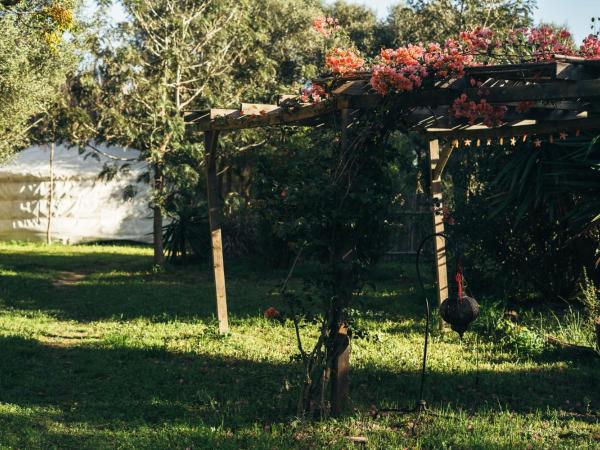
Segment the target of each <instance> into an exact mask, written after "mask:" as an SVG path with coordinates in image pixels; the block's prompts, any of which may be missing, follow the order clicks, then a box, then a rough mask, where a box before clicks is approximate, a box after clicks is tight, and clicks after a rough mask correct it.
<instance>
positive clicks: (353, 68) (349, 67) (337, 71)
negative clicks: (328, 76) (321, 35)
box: [325, 48, 365, 75]
mask: <svg viewBox="0 0 600 450" xmlns="http://www.w3.org/2000/svg"><path fill="white" fill-rule="evenodd" d="M325 65H326V66H327V67H328V68H329V69H330V70H331V72H332V73H333V74H334V75H348V74H351V73H354V72H357V71H359V70H360V69H362V68H363V66H364V65H365V60H364V59H362V58H361V57H360V56H358V55H357V54H356V53H354V52H353V51H352V50H344V49H341V48H334V49H333V50H331V52H330V53H329V54H328V55H327V56H326V57H325Z"/></svg>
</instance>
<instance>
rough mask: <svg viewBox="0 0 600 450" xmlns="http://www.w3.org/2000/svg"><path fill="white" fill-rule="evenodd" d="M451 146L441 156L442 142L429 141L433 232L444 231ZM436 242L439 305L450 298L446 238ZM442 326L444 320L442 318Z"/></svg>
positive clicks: (437, 239) (438, 239) (438, 238)
mask: <svg viewBox="0 0 600 450" xmlns="http://www.w3.org/2000/svg"><path fill="white" fill-rule="evenodd" d="M451 151H452V148H451V147H450V148H449V149H447V150H446V151H444V152H443V154H442V156H440V143H439V141H438V140H437V139H433V140H431V141H429V163H430V171H429V174H430V181H431V200H432V202H433V232H434V233H443V232H444V212H443V203H442V200H443V199H442V171H443V166H444V165H445V164H446V162H447V161H448V158H449V157H450V152H451ZM434 242H435V275H436V281H437V288H436V291H437V301H438V307H439V306H440V305H441V304H442V302H443V301H444V300H446V299H447V298H448V267H447V265H446V240H445V239H444V238H443V237H436V238H435V239H434ZM439 325H440V328H442V327H443V322H442V321H441V320H440V324H439Z"/></svg>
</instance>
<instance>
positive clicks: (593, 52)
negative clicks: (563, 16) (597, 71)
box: [579, 34, 600, 59]
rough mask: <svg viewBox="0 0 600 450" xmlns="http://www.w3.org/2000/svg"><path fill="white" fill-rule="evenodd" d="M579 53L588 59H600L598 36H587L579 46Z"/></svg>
mask: <svg viewBox="0 0 600 450" xmlns="http://www.w3.org/2000/svg"><path fill="white" fill-rule="evenodd" d="M579 53H580V54H581V56H583V57H584V58H587V59H600V40H598V36H594V35H593V34H590V35H589V36H588V37H586V38H585V39H584V40H583V44H581V47H580V48H579Z"/></svg>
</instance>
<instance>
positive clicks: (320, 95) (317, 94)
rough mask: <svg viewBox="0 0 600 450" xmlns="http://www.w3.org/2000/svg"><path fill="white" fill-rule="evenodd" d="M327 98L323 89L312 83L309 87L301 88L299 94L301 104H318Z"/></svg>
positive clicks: (327, 95)
mask: <svg viewBox="0 0 600 450" xmlns="http://www.w3.org/2000/svg"><path fill="white" fill-rule="evenodd" d="M327 97H329V94H328V93H327V91H325V88H324V87H323V86H321V85H320V84H316V83H312V84H311V85H309V86H306V87H303V88H302V91H301V94H300V101H301V102H303V103H309V102H313V103H319V102H320V101H321V100H323V99H325V98H327Z"/></svg>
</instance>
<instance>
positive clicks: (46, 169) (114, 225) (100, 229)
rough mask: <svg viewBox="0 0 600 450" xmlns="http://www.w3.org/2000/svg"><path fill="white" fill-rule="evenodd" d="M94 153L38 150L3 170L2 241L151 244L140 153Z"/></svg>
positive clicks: (28, 151) (0, 182) (99, 149)
mask: <svg viewBox="0 0 600 450" xmlns="http://www.w3.org/2000/svg"><path fill="white" fill-rule="evenodd" d="M95 148H96V149H97V150H96V151H94V150H91V149H90V150H89V151H86V152H85V153H84V154H79V151H78V149H77V148H76V147H70V148H69V147H67V146H65V145H55V146H52V145H43V146H34V147H30V148H28V149H25V150H23V151H21V152H19V153H18V154H17V155H15V157H14V158H13V159H12V160H11V161H9V162H8V163H6V164H4V165H3V166H2V167H0V212H1V214H0V240H5V241H6V240H20V241H43V242H46V241H52V242H63V243H71V244H75V243H79V242H92V241H106V240H110V241H112V240H128V241H138V242H152V234H151V233H152V211H151V209H150V208H149V202H150V195H151V194H150V187H149V186H148V184H147V183H146V182H144V181H142V180H140V178H142V177H143V175H144V174H145V173H147V171H148V166H147V164H146V163H145V162H143V161H137V157H138V155H139V152H138V151H136V150H124V149H122V148H118V147H106V146H98V147H95ZM107 167H109V168H111V167H112V168H113V170H112V171H111V172H112V175H113V176H109V177H107V176H102V177H100V175H101V174H102V173H103V172H107V171H106V170H105V169H106V168H107ZM115 168H118V169H117V170H115Z"/></svg>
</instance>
